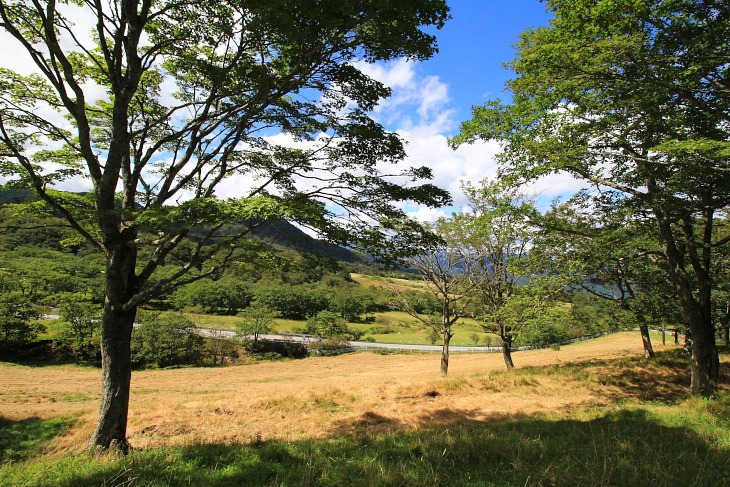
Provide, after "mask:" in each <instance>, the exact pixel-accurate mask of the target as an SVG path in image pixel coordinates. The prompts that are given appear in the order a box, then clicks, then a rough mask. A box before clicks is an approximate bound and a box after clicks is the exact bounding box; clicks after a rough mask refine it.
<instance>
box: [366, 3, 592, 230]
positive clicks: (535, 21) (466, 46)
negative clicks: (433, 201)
mask: <svg viewBox="0 0 730 487" xmlns="http://www.w3.org/2000/svg"><path fill="white" fill-rule="evenodd" d="M449 6H450V7H451V16H452V19H451V20H450V21H448V22H447V23H446V25H445V26H444V28H443V29H441V30H439V31H437V30H435V29H433V30H432V31H433V32H434V33H435V35H436V37H437V40H438V45H439V52H438V54H436V55H435V56H434V57H433V58H432V59H430V60H428V61H424V62H418V63H407V62H405V61H403V60H400V61H393V62H389V63H387V64H385V65H382V64H381V65H376V66H368V65H361V66H360V67H361V69H363V71H365V72H367V73H368V74H370V75H371V76H373V77H374V78H376V79H378V80H380V81H382V82H384V83H385V84H387V85H389V86H390V87H391V88H393V96H391V98H389V99H387V100H385V101H383V103H381V105H380V106H379V107H378V109H377V110H376V111H375V113H374V116H375V118H376V119H377V120H378V121H379V122H380V123H382V124H384V125H385V126H386V127H387V128H388V129H390V130H393V131H396V132H398V133H399V134H400V135H401V136H402V137H403V138H404V139H405V140H406V141H407V142H408V146H407V151H408V159H407V161H406V163H407V164H408V165H411V166H420V165H427V166H429V167H431V168H432V170H433V173H434V183H435V184H437V185H438V186H440V187H442V188H445V189H448V190H449V191H450V192H451V194H452V196H453V198H454V206H453V207H451V208H439V209H429V208H413V207H405V209H406V211H408V212H409V213H412V214H413V215H414V216H416V217H417V218H419V219H422V220H434V219H435V218H437V217H438V216H441V215H444V214H449V213H450V212H451V211H453V210H455V209H458V208H459V207H460V206H461V205H463V204H464V203H465V201H464V198H463V195H462V194H461V191H460V183H461V181H472V182H478V181H479V180H481V179H484V178H494V177H495V176H496V171H497V165H496V163H495V162H494V156H495V154H497V153H498V152H499V150H500V147H499V146H498V145H497V144H496V143H495V142H478V143H475V144H473V145H467V146H462V147H460V148H459V149H458V150H456V151H453V150H452V149H450V148H449V147H448V144H447V140H448V138H449V137H453V136H454V135H456V134H457V133H458V130H459V124H460V123H461V122H462V121H464V120H468V119H469V118H471V107H472V106H475V105H482V104H484V103H485V102H486V101H488V100H492V99H496V98H502V99H509V93H505V92H504V85H505V82H506V81H507V80H508V79H510V78H511V77H512V74H513V73H512V72H511V71H509V70H508V69H506V68H505V67H504V66H503V65H504V64H505V63H508V62H510V61H512V60H513V59H514V57H515V49H514V47H513V46H514V45H515V44H516V43H517V41H518V36H519V34H521V33H522V32H524V31H525V30H527V29H529V28H531V27H540V26H544V25H547V24H548V23H549V21H550V18H551V15H550V14H548V13H547V12H546V9H545V4H544V3H542V2H539V1H537V0H508V1H502V2H497V1H493V0H492V1H487V2H485V1H477V0H451V1H450V2H449ZM578 188H579V186H578V185H577V183H576V181H574V180H572V179H571V178H569V177H567V176H564V175H555V176H550V177H548V178H546V179H545V180H542V181H540V182H539V183H538V184H536V187H535V191H537V192H540V193H541V194H542V196H543V197H542V200H543V201H548V200H550V199H552V198H553V197H555V196H557V195H562V194H568V193H573V192H574V191H575V190H577V189H578Z"/></svg>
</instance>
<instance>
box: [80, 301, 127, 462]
mask: <svg viewBox="0 0 730 487" xmlns="http://www.w3.org/2000/svg"><path fill="white" fill-rule="evenodd" d="M108 308H109V307H108V306H105V307H104V318H103V320H102V325H101V326H102V328H101V336H102V338H101V377H102V379H101V402H100V404H99V422H98V423H97V425H96V430H95V431H94V434H93V435H92V437H91V440H90V442H89V446H90V447H91V448H92V449H93V450H94V451H95V452H96V453H103V452H106V451H118V452H120V453H127V452H128V451H129V448H130V446H129V443H128V442H127V415H128V411H129V389H130V383H131V378H132V360H131V352H130V343H131V339H132V328H133V326H134V318H135V312H131V313H130V312H126V313H125V312H116V310H111V309H108Z"/></svg>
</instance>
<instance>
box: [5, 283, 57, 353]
mask: <svg viewBox="0 0 730 487" xmlns="http://www.w3.org/2000/svg"><path fill="white" fill-rule="evenodd" d="M39 317H40V311H39V310H38V308H37V307H36V306H34V305H33V304H32V303H31V302H30V300H29V299H28V298H27V297H26V296H23V295H21V294H17V293H2V294H0V348H2V349H6V350H7V349H16V350H17V347H21V346H23V345H26V344H28V343H30V342H31V341H33V340H35V339H36V338H38V334H39V333H42V332H43V331H45V329H46V328H45V326H43V325H42V324H41V323H37V322H35V321H34V320H37V319H38V318H39Z"/></svg>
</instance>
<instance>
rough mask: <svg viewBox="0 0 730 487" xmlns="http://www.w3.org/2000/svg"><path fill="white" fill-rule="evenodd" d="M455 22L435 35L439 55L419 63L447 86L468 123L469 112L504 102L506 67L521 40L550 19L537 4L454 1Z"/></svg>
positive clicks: (519, 0)
mask: <svg viewBox="0 0 730 487" xmlns="http://www.w3.org/2000/svg"><path fill="white" fill-rule="evenodd" d="M448 4H449V7H450V8H451V16H452V19H451V20H450V21H449V22H447V23H446V25H445V26H444V28H443V29H441V30H440V31H436V30H435V29H434V31H435V34H436V38H437V39H438V44H439V53H438V54H436V55H435V56H434V57H433V58H432V59H430V60H428V61H426V62H423V63H420V66H419V71H421V72H422V73H423V74H424V75H435V76H439V77H440V79H441V80H442V81H443V82H444V83H445V84H447V85H448V88H449V95H450V97H451V105H452V106H453V107H454V109H455V110H456V113H455V116H456V118H458V119H459V120H464V119H466V118H469V116H470V110H469V109H470V107H471V106H472V105H479V104H482V103H484V102H485V101H486V100H488V99H494V98H498V97H504V96H505V94H504V93H503V88H504V83H505V81H507V80H508V79H509V77H510V74H511V73H510V72H509V71H508V70H507V69H505V68H503V67H502V65H503V64H504V63H506V62H509V61H511V60H512V59H513V58H514V54H515V50H514V48H513V47H512V46H514V44H516V43H517V36H518V35H519V34H521V33H522V32H524V31H525V30H527V29H529V28H530V27H538V26H542V25H547V23H548V22H549V20H550V17H551V16H550V15H549V14H548V13H547V12H546V11H545V4H544V3H542V2H539V1H537V0H505V1H495V0H488V1H479V0H450V1H449V2H448Z"/></svg>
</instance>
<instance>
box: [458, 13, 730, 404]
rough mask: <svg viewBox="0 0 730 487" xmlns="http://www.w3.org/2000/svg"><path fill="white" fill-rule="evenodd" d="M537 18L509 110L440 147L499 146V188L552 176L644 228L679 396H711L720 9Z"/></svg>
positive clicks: (721, 163) (720, 186)
mask: <svg viewBox="0 0 730 487" xmlns="http://www.w3.org/2000/svg"><path fill="white" fill-rule="evenodd" d="M548 8H549V10H551V11H552V12H553V14H554V19H553V20H552V21H551V24H550V26H548V27H543V28H537V29H533V30H529V31H527V32H525V33H524V34H523V35H522V36H521V39H520V42H519V44H518V45H517V49H518V54H517V57H516V59H515V60H514V61H513V62H512V63H511V64H510V67H511V68H512V69H513V70H514V71H515V73H516V75H517V76H516V78H515V79H513V80H512V81H510V82H509V83H508V85H507V88H508V89H509V90H510V91H511V92H512V101H511V103H509V104H503V103H501V102H499V101H494V102H490V103H488V104H486V105H485V106H483V107H479V108H476V109H475V110H474V114H473V115H474V116H473V119H472V120H471V121H469V122H466V123H464V124H463V125H462V130H461V134H460V135H459V136H458V137H456V138H455V139H454V143H455V144H459V143H465V142H469V141H473V140H475V139H478V138H483V139H497V140H500V141H502V142H503V143H504V144H505V151H504V161H508V162H509V165H508V166H506V167H505V169H506V170H507V172H509V173H511V174H512V175H514V176H516V177H520V178H536V177H539V176H541V175H545V174H549V173H552V172H558V171H565V172H567V173H569V174H571V175H573V176H574V177H577V178H579V179H582V180H583V181H585V182H586V183H588V184H589V185H590V187H591V188H592V189H593V195H595V196H596V197H597V201H599V202H600V198H603V201H606V199H605V198H606V197H607V196H609V197H610V201H611V203H610V204H611V205H613V206H623V207H625V208H626V209H627V210H630V211H631V212H632V213H633V214H634V215H637V216H642V217H644V216H645V217H650V218H651V220H652V223H653V225H654V227H655V231H656V233H657V234H658V236H659V241H660V242H661V246H662V247H661V253H662V258H661V259H660V262H658V263H659V264H660V265H661V268H662V269H663V271H664V272H665V274H666V276H667V277H668V278H669V280H670V281H671V282H672V285H673V287H674V290H675V293H676V295H677V298H678V300H679V301H680V303H681V305H682V308H683V311H684V314H685V315H686V318H687V321H688V323H689V327H690V329H691V332H692V337H693V339H694V348H693V354H692V360H691V361H692V385H691V390H692V393H694V394H700V395H711V394H712V392H713V391H714V389H715V387H716V380H717V377H718V370H719V360H718V354H717V348H716V346H715V341H714V326H713V323H712V298H711V295H712V282H711V269H712V266H713V256H714V253H715V249H717V248H718V246H720V245H722V244H724V243H725V242H726V241H727V237H723V236H719V235H717V232H716V228H715V224H716V221H717V219H718V218H719V217H722V216H723V215H724V214H725V213H726V211H727V207H728V204H729V203H730V167H729V165H728V156H729V155H730V133H729V131H728V127H729V126H730V125H729V122H730V110H729V109H728V107H730V89H728V86H729V83H730V79H729V78H730V63H729V61H730V49H729V48H728V43H727V39H728V38H730V10H729V9H728V8H727V5H726V2H724V1H720V0H640V1H636V0H610V1H609V0H553V1H549V2H548ZM597 206H598V205H597Z"/></svg>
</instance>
